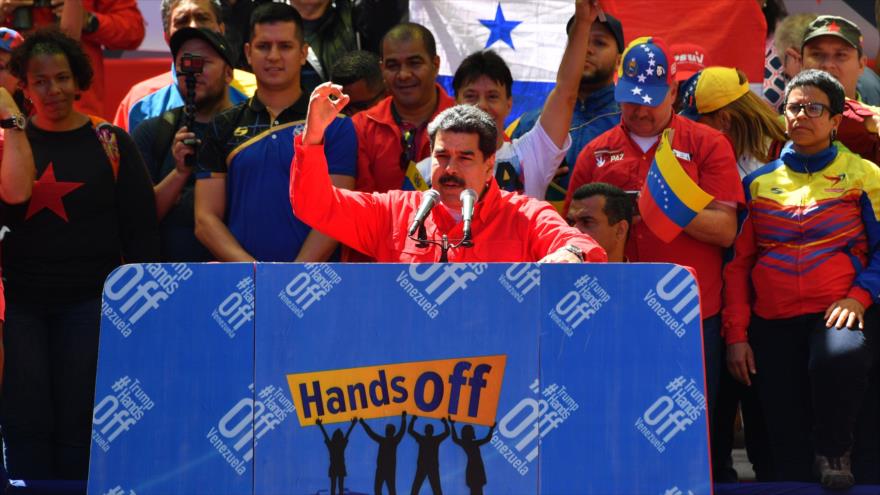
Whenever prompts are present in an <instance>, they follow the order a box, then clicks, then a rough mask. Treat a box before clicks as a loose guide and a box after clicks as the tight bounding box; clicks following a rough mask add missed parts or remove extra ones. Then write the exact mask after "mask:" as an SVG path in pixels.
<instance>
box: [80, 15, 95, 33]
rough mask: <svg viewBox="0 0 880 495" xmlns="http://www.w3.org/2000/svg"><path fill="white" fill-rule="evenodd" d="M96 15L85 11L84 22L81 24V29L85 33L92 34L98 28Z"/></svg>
mask: <svg viewBox="0 0 880 495" xmlns="http://www.w3.org/2000/svg"><path fill="white" fill-rule="evenodd" d="M98 27H99V25H98V16H96V15H95V14H93V13H91V12H88V13H86V22H85V23H84V24H83V27H82V31H83V32H84V33H86V34H92V33H94V32H95V31H97V30H98Z"/></svg>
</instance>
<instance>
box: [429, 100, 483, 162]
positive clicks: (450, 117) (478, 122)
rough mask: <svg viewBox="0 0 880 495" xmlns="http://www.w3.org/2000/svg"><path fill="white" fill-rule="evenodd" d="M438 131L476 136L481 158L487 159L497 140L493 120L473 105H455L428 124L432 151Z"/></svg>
mask: <svg viewBox="0 0 880 495" xmlns="http://www.w3.org/2000/svg"><path fill="white" fill-rule="evenodd" d="M440 131H446V132H461V133H466V134H476V135H477V137H478V138H479V143H480V144H479V147H480V151H481V152H482V153H483V158H484V159H485V158H489V157H490V156H492V155H494V154H495V144H496V142H497V139H498V129H497V128H496V126H495V120H493V119H492V117H491V116H489V114H488V113H486V112H484V111H482V110H480V109H479V108H477V107H475V106H473V105H455V106H454V107H451V108H447V109H446V110H443V111H442V112H440V115H437V117H435V118H434V120H432V121H431V123H430V124H428V139H430V143H431V149H434V138H435V137H436V136H437V133H438V132H440Z"/></svg>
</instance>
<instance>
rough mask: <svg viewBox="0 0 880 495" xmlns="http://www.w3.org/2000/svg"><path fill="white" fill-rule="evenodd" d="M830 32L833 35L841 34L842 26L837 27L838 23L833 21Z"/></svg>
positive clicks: (830, 24)
mask: <svg viewBox="0 0 880 495" xmlns="http://www.w3.org/2000/svg"><path fill="white" fill-rule="evenodd" d="M828 30H829V31H831V32H832V33H839V32H840V26H838V25H837V21H831V22H830V23H829V24H828Z"/></svg>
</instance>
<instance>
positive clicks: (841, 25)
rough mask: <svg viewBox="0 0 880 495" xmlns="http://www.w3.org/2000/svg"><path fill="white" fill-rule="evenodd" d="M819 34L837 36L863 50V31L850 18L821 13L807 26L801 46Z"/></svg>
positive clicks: (860, 50)
mask: <svg viewBox="0 0 880 495" xmlns="http://www.w3.org/2000/svg"><path fill="white" fill-rule="evenodd" d="M819 36H837V37H838V38H840V39H842V40H844V41H846V42H847V43H849V44H850V45H852V47H853V48H855V49H856V50H858V51H859V53H861V52H862V31H861V30H859V27H858V26H856V25H855V23H853V22H852V21H850V20H847V19H844V18H843V17H838V16H836V15H820V16H819V17H817V18H816V20H815V21H813V22H811V23H810V25H809V26H807V30H806V31H804V41H803V43H801V47H802V48H803V46H804V45H806V44H807V42H809V41H810V40H812V39H814V38H818V37H819Z"/></svg>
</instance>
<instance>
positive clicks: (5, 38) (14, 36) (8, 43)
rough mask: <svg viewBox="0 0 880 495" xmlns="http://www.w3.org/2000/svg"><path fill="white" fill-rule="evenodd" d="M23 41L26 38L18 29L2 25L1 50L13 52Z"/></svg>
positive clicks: (0, 34) (0, 35)
mask: <svg viewBox="0 0 880 495" xmlns="http://www.w3.org/2000/svg"><path fill="white" fill-rule="evenodd" d="M22 43H24V38H22V37H21V35H20V34H18V31H14V30H12V29H9V28H7V27H0V50H3V51H4V52H11V51H12V50H14V49H15V47H17V46H18V45H20V44H22Z"/></svg>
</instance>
